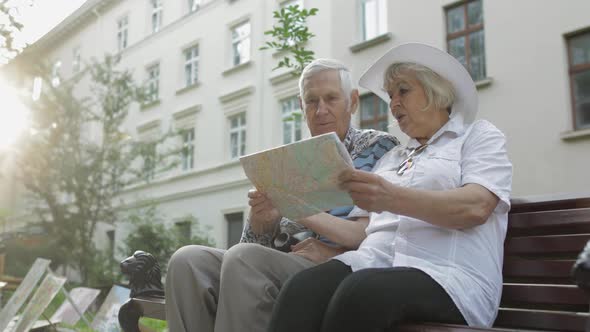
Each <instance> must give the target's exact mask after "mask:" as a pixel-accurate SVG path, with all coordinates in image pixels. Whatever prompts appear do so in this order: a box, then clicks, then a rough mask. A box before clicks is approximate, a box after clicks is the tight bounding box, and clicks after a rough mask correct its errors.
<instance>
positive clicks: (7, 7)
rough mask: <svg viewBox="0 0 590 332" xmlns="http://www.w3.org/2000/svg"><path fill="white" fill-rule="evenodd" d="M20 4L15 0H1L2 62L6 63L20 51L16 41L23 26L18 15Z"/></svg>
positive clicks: (0, 45)
mask: <svg viewBox="0 0 590 332" xmlns="http://www.w3.org/2000/svg"><path fill="white" fill-rule="evenodd" d="M30 3H31V2H29V4H30ZM18 5H19V3H18V2H17V1H14V0H0V64H3V63H6V62H7V61H8V60H10V59H12V58H13V57H14V56H15V55H16V54H17V53H18V52H19V51H20V49H19V47H17V46H16V45H15V42H14V41H15V37H16V36H17V35H18V33H19V32H20V31H21V30H22V28H23V25H22V23H20V22H19V20H18V19H17V17H16V11H17V10H18Z"/></svg>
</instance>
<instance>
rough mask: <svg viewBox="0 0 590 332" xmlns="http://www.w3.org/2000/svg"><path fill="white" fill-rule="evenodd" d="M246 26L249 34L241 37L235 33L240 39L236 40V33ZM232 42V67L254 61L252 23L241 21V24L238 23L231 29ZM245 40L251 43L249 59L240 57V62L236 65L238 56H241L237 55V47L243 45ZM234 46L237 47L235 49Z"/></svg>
mask: <svg viewBox="0 0 590 332" xmlns="http://www.w3.org/2000/svg"><path fill="white" fill-rule="evenodd" d="M246 24H247V25H248V26H249V31H248V34H247V35H245V36H242V37H240V36H239V35H238V34H237V33H235V34H236V35H238V37H237V38H234V31H236V30H237V29H238V28H240V27H242V26H244V25H246ZM230 40H231V65H232V67H236V66H239V65H241V64H244V63H247V62H248V61H250V60H251V59H252V22H251V21H250V20H249V19H247V20H243V21H240V22H239V23H236V24H234V25H232V26H231V27H230ZM245 40H249V41H250V43H249V47H248V57H247V59H242V57H241V56H240V61H239V62H237V63H236V61H235V59H236V55H239V54H236V50H237V45H239V44H241V43H243V42H244V41H245ZM234 45H236V46H235V47H234Z"/></svg>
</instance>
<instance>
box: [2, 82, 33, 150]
mask: <svg viewBox="0 0 590 332" xmlns="http://www.w3.org/2000/svg"><path fill="white" fill-rule="evenodd" d="M27 115H28V110H27V108H26V107H25V105H23V103H22V101H21V99H20V96H19V92H18V90H16V89H15V88H13V87H11V86H10V85H9V84H7V83H6V82H5V81H4V80H3V79H2V78H1V77H0V150H4V149H7V148H9V147H11V146H12V145H13V144H14V143H15V142H16V140H17V139H18V138H19V136H20V135H21V134H23V133H24V132H25V131H26V129H27V127H28V121H27Z"/></svg>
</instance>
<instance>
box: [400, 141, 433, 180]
mask: <svg viewBox="0 0 590 332" xmlns="http://www.w3.org/2000/svg"><path fill="white" fill-rule="evenodd" d="M427 146H428V144H424V145H420V146H419V147H417V148H413V149H412V151H410V154H408V158H406V159H405V160H404V161H402V162H401V163H400V164H399V166H398V167H397V175H403V174H404V172H405V171H407V170H408V169H410V167H412V165H413V164H414V157H415V156H417V155H419V154H420V152H422V151H424V149H426V147H427Z"/></svg>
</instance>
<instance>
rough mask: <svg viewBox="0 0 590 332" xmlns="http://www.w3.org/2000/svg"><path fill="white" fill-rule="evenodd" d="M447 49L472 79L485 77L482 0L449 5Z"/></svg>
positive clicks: (476, 79) (478, 79)
mask: <svg viewBox="0 0 590 332" xmlns="http://www.w3.org/2000/svg"><path fill="white" fill-rule="evenodd" d="M446 16H447V49H448V50H449V53H450V54H451V55H453V56H454V57H455V58H457V60H459V61H460V62H461V63H462V64H463V66H465V68H467V70H468V71H469V73H470V74H471V77H472V78H473V80H474V81H480V80H483V79H484V78H486V58H485V41H484V26H483V5H482V0H470V1H464V2H461V3H460V4H458V5H456V6H453V7H449V8H447V10H446Z"/></svg>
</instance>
